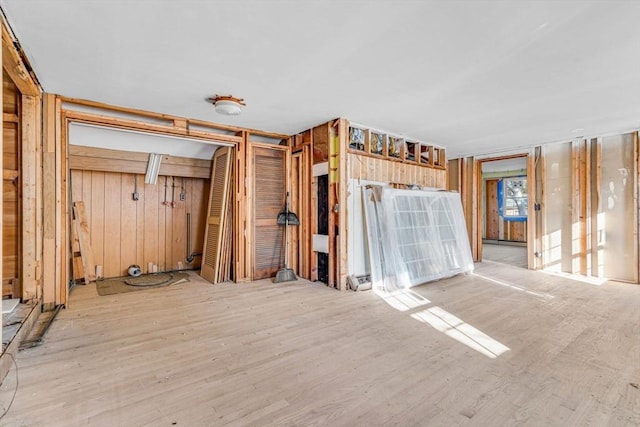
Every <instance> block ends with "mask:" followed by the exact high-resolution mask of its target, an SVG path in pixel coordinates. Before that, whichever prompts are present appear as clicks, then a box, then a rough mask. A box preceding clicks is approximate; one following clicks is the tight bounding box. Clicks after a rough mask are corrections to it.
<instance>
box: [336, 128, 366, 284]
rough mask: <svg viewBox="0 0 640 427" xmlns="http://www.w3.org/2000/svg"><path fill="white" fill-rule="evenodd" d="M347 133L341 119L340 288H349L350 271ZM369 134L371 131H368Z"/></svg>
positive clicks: (338, 243)
mask: <svg viewBox="0 0 640 427" xmlns="http://www.w3.org/2000/svg"><path fill="white" fill-rule="evenodd" d="M347 135H348V126H347V121H346V120H345V119H340V120H339V122H338V144H337V145H338V155H339V166H338V167H339V170H338V180H339V181H338V195H339V199H338V229H339V234H338V242H337V249H338V250H337V257H338V278H337V286H338V289H340V290H345V289H347V276H348V273H349V246H348V244H347V236H348V234H347V233H348V232H349V231H348V230H347V224H348V217H347V215H348V214H349V212H347V196H348V194H347V183H348V180H349V175H348V173H347V171H348V169H347V144H348V143H347ZM367 136H369V132H368V133H367Z"/></svg>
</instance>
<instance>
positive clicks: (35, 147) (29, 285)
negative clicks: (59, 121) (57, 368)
mask: <svg viewBox="0 0 640 427" xmlns="http://www.w3.org/2000/svg"><path fill="white" fill-rule="evenodd" d="M39 105H40V97H36V96H25V95H23V96H22V103H21V107H22V144H21V145H22V159H21V160H22V173H21V175H22V180H21V181H22V182H21V191H22V216H21V218H22V227H21V228H22V242H21V254H20V255H21V274H20V277H21V279H22V299H23V300H25V301H29V300H31V299H34V298H37V297H38V294H39V292H38V285H39V283H40V277H39V276H38V273H39V271H37V270H38V268H37V265H38V260H39V258H40V256H39V253H40V250H41V249H40V248H39V247H38V238H37V235H38V234H39V233H40V231H39V229H38V228H37V218H38V216H39V215H38V200H37V196H38V192H37V188H38V181H37V179H38V173H37V171H38V166H39V163H40V162H39V158H40V150H39V145H40V138H39V137H40V131H39V127H40V117H39V115H38V114H39V113H40V108H39Z"/></svg>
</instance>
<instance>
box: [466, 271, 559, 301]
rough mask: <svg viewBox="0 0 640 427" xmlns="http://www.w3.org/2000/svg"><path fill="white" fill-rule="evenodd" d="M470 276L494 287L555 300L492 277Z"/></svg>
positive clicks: (549, 295)
mask: <svg viewBox="0 0 640 427" xmlns="http://www.w3.org/2000/svg"><path fill="white" fill-rule="evenodd" d="M470 274H471V275H473V276H476V277H479V278H481V279H483V280H487V281H489V282H491V283H495V284H496V285H500V286H504V287H507V288H510V289H513V290H514V291H518V292H523V293H525V294H529V295H533V296H536V297H538V298H542V299H545V300H551V299H553V298H555V297H554V296H553V295H551V294H547V293H544V292H536V291H531V290H529V289H526V288H523V287H521V286H518V285H514V284H513V283H507V282H503V281H502V280H498V279H494V278H493V277H489V276H485V275H482V274H480V273H476V272H472V273H470Z"/></svg>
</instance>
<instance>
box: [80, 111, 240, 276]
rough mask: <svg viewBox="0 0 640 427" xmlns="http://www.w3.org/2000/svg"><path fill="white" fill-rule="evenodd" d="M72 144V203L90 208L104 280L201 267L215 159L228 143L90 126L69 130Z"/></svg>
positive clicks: (87, 212)
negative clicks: (134, 272)
mask: <svg viewBox="0 0 640 427" xmlns="http://www.w3.org/2000/svg"><path fill="white" fill-rule="evenodd" d="M68 142H69V148H68V152H69V169H70V173H69V189H68V191H69V201H70V202H71V203H74V202H83V203H84V207H85V215H86V221H87V224H88V229H89V236H90V246H91V250H92V255H93V262H94V267H93V268H95V269H96V272H97V276H98V277H100V276H102V277H104V278H109V277H119V276H124V275H126V274H127V270H128V267H129V266H130V265H133V264H135V265H138V266H140V268H141V269H142V271H143V273H152V272H162V271H175V270H186V269H199V268H200V266H201V262H202V258H201V256H202V253H203V242H204V233H205V224H206V221H207V208H208V201H209V195H210V185H211V179H212V177H211V165H212V158H213V156H214V153H215V152H216V150H217V149H218V148H219V147H226V146H228V144H223V143H209V142H206V141H198V140H194V139H187V138H181V137H173V136H165V135H156V134H149V133H142V132H137V131H136V132H131V131H126V130H122V129H115V128H109V127H104V126H94V125H85V124H82V123H71V124H70V125H69V135H68ZM150 153H159V154H161V162H160V167H159V170H158V178H157V181H156V183H155V184H150V183H145V174H146V172H147V168H148V159H149V155H150ZM72 225H73V223H72ZM71 228H72V229H73V227H71ZM70 235H71V233H70ZM71 243H72V244H73V239H72V242H71ZM227 250H228V251H229V252H231V251H232V250H231V248H227ZM74 255H75V256H74ZM77 255H78V254H77V252H76V251H75V248H73V247H72V248H71V264H72V265H71V271H72V272H73V274H72V278H73V279H74V280H79V279H81V278H82V277H83V274H82V273H83V272H81V271H79V270H80V269H81V264H80V263H79V262H78V256H77Z"/></svg>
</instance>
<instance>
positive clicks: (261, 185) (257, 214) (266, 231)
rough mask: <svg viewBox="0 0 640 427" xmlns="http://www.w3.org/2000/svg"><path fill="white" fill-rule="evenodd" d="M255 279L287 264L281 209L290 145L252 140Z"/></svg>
mask: <svg viewBox="0 0 640 427" xmlns="http://www.w3.org/2000/svg"><path fill="white" fill-rule="evenodd" d="M251 153H252V159H251V160H252V175H253V181H252V184H253V194H254V199H253V218H254V220H253V279H254V280H257V279H264V278H267V277H273V276H275V274H276V272H277V271H278V270H279V269H280V268H281V267H283V266H284V251H283V242H284V226H281V225H278V224H277V223H276V220H277V218H278V213H279V212H281V211H282V210H283V208H284V203H285V196H286V188H287V179H286V165H287V155H288V153H289V151H288V148H287V147H282V146H273V147H269V146H266V145H255V144H252V148H251Z"/></svg>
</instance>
